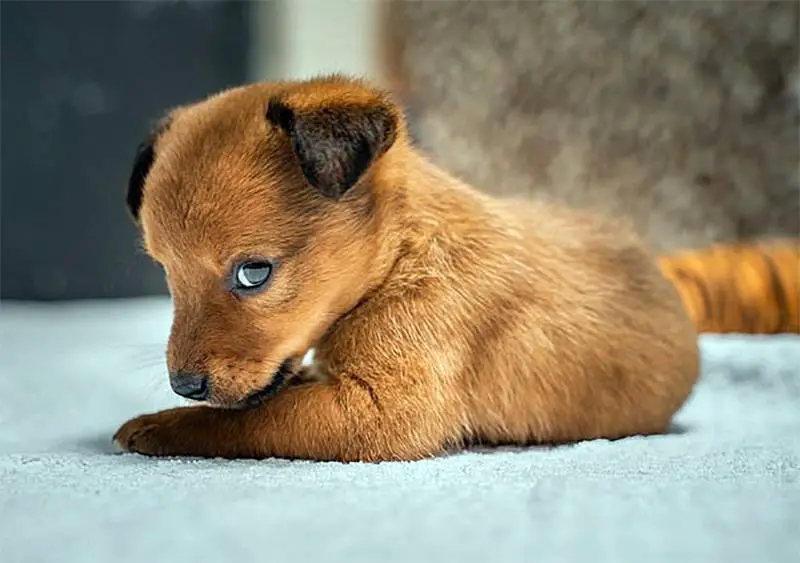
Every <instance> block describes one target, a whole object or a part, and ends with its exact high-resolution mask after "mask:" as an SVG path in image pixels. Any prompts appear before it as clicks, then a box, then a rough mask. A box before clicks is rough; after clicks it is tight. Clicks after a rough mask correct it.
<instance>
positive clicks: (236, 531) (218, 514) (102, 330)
mask: <svg viewBox="0 0 800 563" xmlns="http://www.w3.org/2000/svg"><path fill="white" fill-rule="evenodd" d="M169 315H170V308H169V305H168V303H167V302H165V301H162V300H159V299H152V300H139V301H125V302H117V303H116V304H113V305H108V304H98V303H89V304H87V303H83V304H75V305H68V306H65V305H40V306H31V305H18V304H2V309H0V343H1V345H2V350H1V353H0V561H2V562H3V563H22V562H25V563H27V562H39V561H41V562H69V563H72V562H76V563H78V562H80V563H115V562H120V563H123V562H129V561H130V562H133V561H135V562H142V563H144V562H148V563H154V562H165V563H183V562H192V563H201V562H226V563H227V562H230V563H239V562H249V561H254V562H255V561H259V562H266V561H270V562H272V561H275V562H280V561H333V562H338V561H343V562H344V561H347V562H354V561H369V562H377V561H408V562H412V561H437V562H438V561H458V562H468V561H486V562H490V561H491V562H494V561H497V562H504V561H515V562H516V561H520V562H551V561H552V562H557V563H565V562H570V561H586V562H596V561H609V562H611V561H613V562H636V563H645V562H661V561H664V562H676V563H694V562H697V563H713V562H717V561H719V562H726V563H734V562H747V563H772V562H775V563H783V562H785V563H789V562H797V561H799V560H800V373H798V371H800V339H798V338H792V337H774V338H738V337H737V338H719V337H707V338H704V339H703V341H702V346H703V354H704V376H703V380H702V382H701V384H700V385H699V387H698V388H697V391H696V393H695V394H694V396H693V397H692V399H691V401H690V402H689V403H688V404H687V406H686V407H685V408H684V410H683V411H682V412H681V413H680V414H679V416H678V417H677V419H676V422H677V425H678V428H677V429H676V432H675V433H673V434H671V435H667V436H661V437H652V438H646V439H645V438H631V439H626V440H622V441H618V442H606V441H596V442H591V443H583V444H580V445H576V446H571V447H564V448H558V449H536V448H533V449H528V450H519V451H515V450H510V449H507V450H502V451H490V452H470V453H464V454H458V455H453V456H450V457H444V458H440V459H436V460H430V461H425V462H418V463H391V464H381V465H362V464H351V465H341V464H335V463H309V462H291V461H285V460H266V461H262V462H254V461H241V462H226V461H198V460H153V459H147V458H144V457H140V456H136V455H121V454H117V453H115V452H114V449H113V448H112V447H111V445H110V441H109V437H110V436H111V434H112V433H113V431H114V430H115V429H116V428H117V426H118V425H119V423H121V422H122V421H124V420H125V419H127V418H128V417H130V416H132V415H135V414H138V413H140V412H145V411H149V410H153V409H156V408H159V407H164V406H170V405H173V404H177V403H178V402H177V400H176V399H175V398H174V397H173V396H172V395H171V393H170V391H169V388H168V384H167V381H166V378H165V376H164V373H163V367H162V361H163V360H162V357H161V350H162V348H163V342H164V338H165V335H166V333H167V330H168V326H169Z"/></svg>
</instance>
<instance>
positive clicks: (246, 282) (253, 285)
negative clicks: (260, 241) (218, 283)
mask: <svg viewBox="0 0 800 563" xmlns="http://www.w3.org/2000/svg"><path fill="white" fill-rule="evenodd" d="M271 275H272V264H270V263H269V262H267V261H264V260H259V261H255V262H243V263H242V264H239V265H238V266H236V269H235V270H234V272H233V287H234V289H243V290H248V289H258V288H259V287H261V286H263V285H264V284H265V283H267V281H268V280H269V278H270V276H271Z"/></svg>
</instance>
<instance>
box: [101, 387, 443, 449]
mask: <svg viewBox="0 0 800 563" xmlns="http://www.w3.org/2000/svg"><path fill="white" fill-rule="evenodd" d="M376 379H378V378H373V379H372V381H373V382H374V381H375V380H376ZM392 391H393V390H392V389H384V390H382V389H380V388H379V387H378V386H377V385H375V384H374V383H371V382H370V381H368V380H367V379H366V378H362V377H353V376H348V377H346V378H341V379H337V380H333V381H332V382H330V383H319V384H309V385H301V386H296V387H288V388H286V389H284V390H283V391H282V392H280V393H279V394H278V395H277V396H275V397H273V398H272V399H270V400H269V401H268V402H266V403H264V404H263V405H261V406H259V407H256V408H253V409H250V410H229V409H215V408H210V407H184V408H176V409H171V410H166V411H162V412H158V413H155V414H149V415H144V416H140V417H138V418H135V419H133V420H130V421H128V422H127V423H125V424H124V425H123V426H122V427H121V428H120V429H119V431H118V432H117V433H116V435H115V436H114V439H115V441H116V442H117V443H118V444H119V445H120V446H121V447H122V448H123V449H124V450H126V451H131V452H138V453H142V454H146V455H156V456H176V455H183V456H198V457H225V458H265V457H288V458H306V459H318V460H341V461H382V460H412V459H419V458H422V457H426V456H430V455H434V454H436V453H438V452H440V451H441V450H442V448H443V445H444V443H445V438H446V432H445V431H444V428H443V427H442V426H441V422H440V421H441V417H439V416H437V415H436V408H435V405H431V404H430V402H431V400H430V399H427V400H426V399H425V397H426V396H428V397H430V396H431V395H430V394H429V393H424V392H423V391H424V390H423V389H418V390H416V391H417V392H415V390H413V389H406V390H405V393H404V394H403V395H399V394H398V393H396V392H392ZM394 391H396V390H394Z"/></svg>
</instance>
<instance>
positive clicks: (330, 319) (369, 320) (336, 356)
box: [115, 77, 698, 461]
mask: <svg viewBox="0 0 800 563" xmlns="http://www.w3.org/2000/svg"><path fill="white" fill-rule="evenodd" d="M275 99H279V100H281V103H283V104H285V105H286V106H287V107H290V108H292V109H293V110H295V111H296V112H297V116H298V119H300V117H301V116H302V115H314V119H315V120H316V121H314V120H312V121H310V123H321V124H322V125H320V126H321V127H326V126H328V125H331V123H333V127H334V129H336V128H337V127H338V128H339V129H336V130H341V128H342V127H344V126H346V125H348V123H341V122H337V120H342V119H345V120H349V119H353V118H354V116H356V115H360V116H363V115H366V116H372V117H370V118H369V119H375V117H374V116H380V117H381V118H382V119H383V121H382V123H384V124H386V123H389V124H390V128H391V131H390V132H389V134H388V135H385V136H384V138H385V139H387V140H386V142H385V143H384V145H386V146H380V150H379V152H378V153H377V154H376V156H375V159H374V160H373V161H372V162H371V165H370V166H369V167H368V168H367V170H366V172H365V173H364V174H363V175H361V176H360V178H359V179H358V181H357V182H356V183H355V185H354V186H352V187H351V188H350V189H349V190H347V191H346V192H345V193H343V194H342V195H341V196H340V197H328V196H325V195H322V194H321V193H320V191H319V190H317V189H315V188H314V187H313V186H311V185H310V183H309V181H308V180H307V178H306V177H304V175H303V173H302V172H301V166H300V165H299V164H298V157H297V153H296V152H294V151H293V148H292V147H293V145H292V143H290V142H289V139H288V138H287V134H286V131H284V130H282V129H281V128H280V127H277V126H275V125H274V123H270V122H269V121H268V120H266V119H265V118H264V108H265V107H266V105H267V104H268V102H269V100H275ZM343 106H347V108H348V111H347V112H344V113H342V112H340V113H339V114H336V112H335V108H337V107H343ZM320 116H327V117H325V119H330V120H332V121H331V123H327V122H325V120H324V119H323V118H322V117H320ZM387 116H388V117H389V118H390V119H386V118H387ZM320 120H322V121H320ZM342 138H343V137H341V135H339V136H336V135H334V139H342ZM378 145H379V143H378V144H376V145H375V146H378ZM154 154H155V158H154V161H153V163H152V168H151V169H150V170H149V174H148V175H147V177H146V181H145V183H144V186H143V198H142V206H141V209H140V210H138V213H137V216H138V217H139V220H140V223H141V226H142V229H143V233H144V240H145V244H146V248H147V250H148V252H149V253H150V254H151V255H152V256H153V257H154V258H155V259H156V260H157V261H159V262H160V263H161V264H163V265H164V267H165V270H166V274H167V279H168V283H169V287H170V291H171V294H172V297H173V300H174V304H175V315H174V324H173V328H172V333H171V336H170V341H169V352H168V364H169V367H170V370H186V369H189V370H205V371H207V372H208V373H210V375H211V389H212V394H211V397H210V399H209V403H210V404H209V405H202V406H192V407H185V408H177V409H172V410H168V411H163V412H159V413H155V414H150V415H144V416H141V417H138V418H135V419H133V420H131V421H129V422H127V423H126V424H125V425H123V426H122V428H120V430H119V431H118V432H117V434H116V436H115V438H116V441H117V443H119V444H120V445H121V446H122V448H123V449H125V450H128V451H135V452H140V453H143V454H148V455H193V456H221V457H255V458H262V457H271V456H278V457H290V458H308V459H319V460H341V461H359V460H361V461H382V460H414V459H420V458H424V457H428V456H433V455H436V454H439V453H441V452H443V451H445V450H446V449H448V448H454V447H455V448H457V447H462V446H465V445H467V444H470V443H473V442H482V443H490V444H500V443H506V444H537V443H563V442H572V441H577V440H586V439H594V438H611V439H614V438H620V437H625V436H630V435H635V434H652V433H661V432H664V431H666V430H667V428H668V426H669V424H670V420H671V418H672V416H673V415H674V413H675V412H676V411H677V410H678V409H679V408H680V407H681V406H682V405H683V403H684V402H685V400H686V399H687V397H688V396H689V394H690V392H691V390H692V388H693V385H694V384H695V382H696V380H697V378H698V343H697V333H696V331H695V327H694V326H693V324H692V321H691V320H690V318H689V316H688V314H687V313H686V311H685V309H684V307H683V306H682V304H681V300H680V297H679V295H678V293H677V292H676V290H675V288H674V287H673V286H672V284H671V283H670V282H669V281H668V280H667V279H666V278H665V277H664V276H663V275H662V273H661V272H660V271H659V268H658V265H657V263H656V261H655V260H654V259H653V257H652V256H651V255H650V253H649V252H648V250H647V249H645V248H644V246H643V245H642V243H641V241H640V240H639V239H638V238H637V237H636V236H635V235H634V234H633V232H632V230H631V229H630V228H628V227H627V226H625V225H622V224H620V223H619V222H618V221H617V222H612V221H607V220H605V219H603V218H601V217H598V216H595V215H592V214H589V213H585V212H577V211H572V210H569V209H566V208H562V207H557V206H550V205H545V204H534V203H526V202H514V201H501V200H497V199H494V198H491V197H488V196H486V195H483V194H481V193H479V192H477V191H476V190H474V189H472V188H471V187H469V186H467V185H465V184H463V183H461V182H459V181H458V180H456V179H455V178H453V177H452V176H450V175H448V174H447V173H445V172H444V171H442V170H440V169H438V168H436V167H435V166H433V165H432V164H431V163H429V162H428V161H426V160H425V159H424V158H423V157H422V156H421V155H420V154H419V153H418V152H417V151H416V150H415V149H414V148H413V147H412V146H411V144H410V142H409V139H408V134H407V132H406V128H405V122H404V119H403V116H402V115H401V112H400V111H399V110H398V109H397V107H396V106H395V105H394V104H393V102H392V101H391V100H390V99H389V97H388V96H387V95H386V94H384V93H383V92H381V91H377V90H375V89H373V88H371V87H370V86H368V85H366V84H364V83H361V82H358V81H355V80H350V79H346V78H341V77H328V78H321V79H316V80H312V81H307V82H299V83H288V82H287V83H268V84H257V85H251V86H246V87H242V88H237V89H233V90H229V91H226V92H223V93H221V94H219V95H217V96H214V97H211V98H210V99H208V100H205V101H202V102H200V103H197V104H195V105H190V106H187V107H184V108H179V109H177V110H176V111H174V112H173V113H172V115H171V116H170V125H169V127H168V129H167V130H166V131H164V132H163V133H162V134H161V135H160V136H159V138H158V139H157V141H156V143H155V147H154ZM336 170H338V169H335V168H334V172H335V171H336ZM249 255H257V256H263V257H267V258H271V259H278V263H279V266H278V268H277V270H276V274H275V277H274V280H273V281H272V282H271V285H270V287H269V288H268V289H267V290H266V291H264V292H262V293H259V294H258V295H251V296H247V297H240V296H236V295H234V294H233V293H232V292H231V291H229V290H228V288H227V287H226V285H225V280H226V279H227V276H228V275H229V270H230V267H231V264H232V263H233V261H235V260H236V259H238V258H239V257H242V256H249ZM312 347H313V348H314V349H315V351H316V358H315V365H314V367H313V372H314V376H313V379H314V381H311V382H301V383H300V384H298V385H290V386H286V387H285V388H283V389H282V390H281V391H280V392H278V393H277V394H276V395H275V396H273V397H271V398H269V399H267V400H266V401H265V402H263V403H262V404H260V405H258V406H255V407H253V408H237V407H238V406H239V405H240V404H241V401H242V399H243V398H245V397H247V396H248V394H250V393H252V392H253V391H257V390H259V389H263V388H264V387H265V386H266V385H268V384H269V383H270V381H271V379H272V377H273V374H274V373H275V372H276V370H277V369H278V366H280V365H281V364H282V363H283V362H284V361H285V360H287V359H293V360H294V361H295V365H296V361H297V360H298V359H299V358H301V357H302V356H303V355H304V354H305V353H306V352H307V351H308V350H309V349H311V348H312ZM301 375H308V374H305V373H301ZM220 407H223V408H220Z"/></svg>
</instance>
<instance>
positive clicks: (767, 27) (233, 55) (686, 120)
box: [0, 0, 800, 301]
mask: <svg viewBox="0 0 800 563" xmlns="http://www.w3.org/2000/svg"><path fill="white" fill-rule="evenodd" d="M798 17H800V16H799V15H798V4H797V3H796V2H783V1H780V2H722V1H702V2H691V1H680V2H667V1H663V2H662V1H660V2H640V1H634V0H631V1H624V2H572V1H567V0H565V1H563V2H537V1H523V2H507V1H452V2H432V1H431V2H420V1H415V2H404V1H402V0H386V1H378V0H374V1H371V0H281V1H279V0H275V1H266V0H265V1H253V2H243V1H233V0H227V1H212V0H197V1H171V0H160V1H156V0H150V1H137V2H126V1H114V2H77V1H70V2H40V1H37V2H31V1H8V0H3V1H2V3H0V22H1V23H2V29H1V30H0V37H1V38H2V45H1V46H0V47H1V53H2V76H1V78H2V80H1V82H2V90H1V92H0V100H2V121H1V122H0V123H1V125H2V139H1V145H0V146H1V147H2V153H1V156H2V163H1V166H0V170H1V171H2V179H1V182H2V183H1V184H0V190H1V191H0V198H1V199H0V297H1V298H2V299H15V300H42V301H53V300H71V299H89V298H119V297H133V296H142V295H152V294H163V293H165V287H164V284H163V280H162V276H161V272H160V271H159V270H158V269H157V268H155V267H154V266H153V265H151V264H150V262H149V260H148V259H147V258H146V257H145V256H144V255H143V254H142V253H141V252H140V251H139V250H138V247H137V239H138V233H137V232H136V229H135V227H134V225H133V223H132V222H131V221H130V219H129V218H128V216H127V214H126V210H125V206H124V204H123V202H124V193H125V186H126V182H127V178H128V174H129V172H130V167H131V164H132V159H133V155H134V151H135V148H136V145H137V144H138V143H139V142H140V140H141V139H142V138H143V137H144V135H145V134H146V133H147V132H148V130H149V128H150V125H151V124H152V122H153V121H154V120H156V119H157V118H158V117H160V116H161V115H162V114H163V113H164V112H165V111H166V110H167V109H168V108H170V107H171V106H173V105H176V104H180V103H186V102H190V101H193V100H197V99H199V98H202V97H205V96H207V95H209V94H211V93H214V92H216V91H218V90H220V89H222V88H226V87H229V86H234V85H238V84H241V83H243V82H248V81H254V80H262V79H273V78H302V77H308V76H312V75H314V74H318V73H325V72H345V73H351V74H358V75H363V76H367V77H369V78H372V79H374V80H375V81H376V82H378V83H379V84H381V85H384V86H386V87H388V88H391V89H392V90H393V91H394V93H395V94H396V96H397V97H398V99H399V100H400V101H402V102H403V103H404V105H405V106H406V107H407V109H408V114H409V118H410V120H411V125H412V130H413V132H414V135H415V137H416V138H417V140H418V142H419V145H420V147H421V148H422V149H423V150H424V151H426V152H427V153H428V154H429V156H430V157H431V158H432V159H433V160H435V161H436V162H437V163H439V164H441V165H442V166H444V167H445V168H447V169H449V170H451V171H452V172H454V173H456V174H458V175H460V176H461V177H463V178H464V179H466V180H468V181H470V182H472V183H473V184H475V185H476V186H477V187H478V188H480V189H482V190H485V191H487V192H489V193H494V194H501V195H525V196H531V197H542V198H548V199H553V200H559V201H565V202H568V203H570V204H573V205H581V206H587V207H591V208H596V209H598V210H601V211H603V212H606V213H611V214H614V215H615V216H620V217H623V216H624V217H626V218H628V219H630V220H631V221H632V222H633V223H634V225H635V226H636V228H637V229H639V230H640V231H641V233H642V235H643V236H645V237H647V238H648V240H650V242H651V243H652V244H653V246H654V247H656V248H657V249H659V250H668V249H673V248H680V247H698V246H702V245H705V244H709V243H711V242H715V241H731V240H739V239H752V238H761V237H774V236H792V237H796V236H798V231H800V201H799V200H800V193H799V189H798V154H799V152H800V151H799V149H798V119H800V117H799V116H800V74H798V56H799V54H798V27H800V22H799V21H798Z"/></svg>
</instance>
